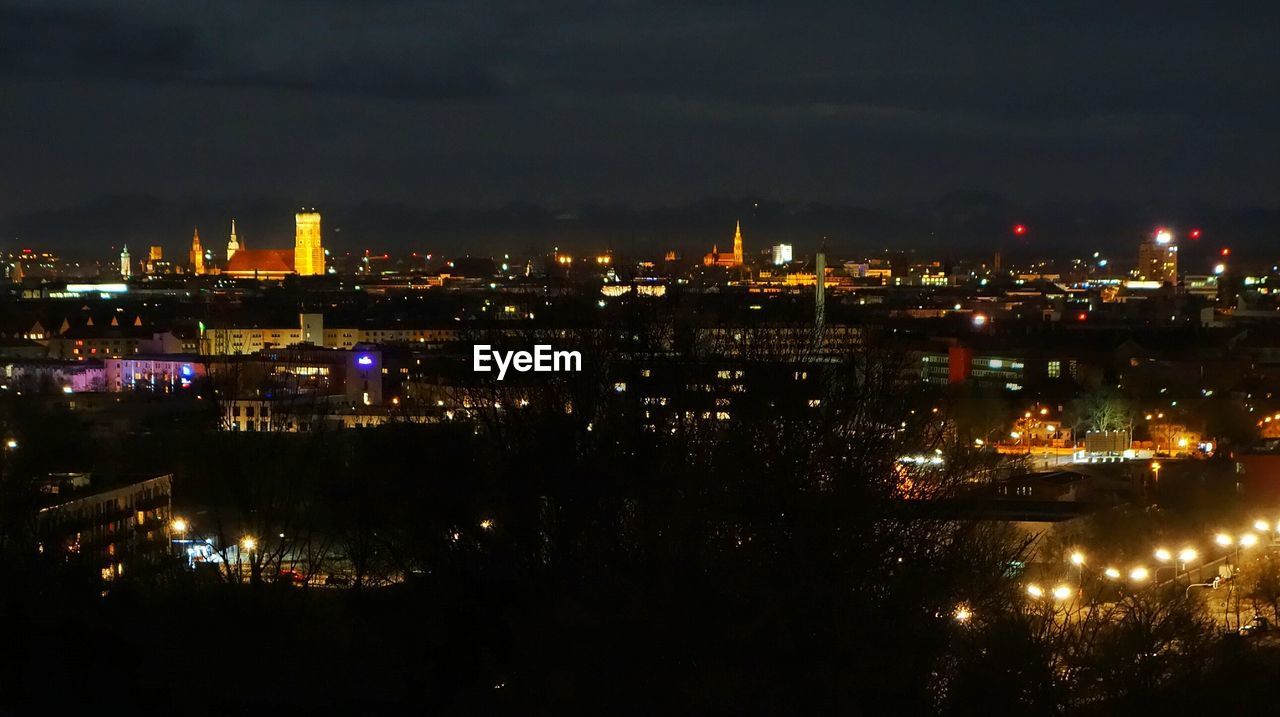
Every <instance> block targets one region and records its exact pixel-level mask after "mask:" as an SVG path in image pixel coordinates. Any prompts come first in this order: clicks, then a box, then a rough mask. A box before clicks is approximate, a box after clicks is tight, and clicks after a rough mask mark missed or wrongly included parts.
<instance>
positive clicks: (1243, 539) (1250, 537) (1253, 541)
mask: <svg viewBox="0 0 1280 717" xmlns="http://www.w3.org/2000/svg"><path fill="white" fill-rule="evenodd" d="M1257 544H1258V536H1256V535H1254V534H1253V533H1245V534H1244V535H1242V536H1240V546H1241V547H1244V548H1252V547H1253V546H1255V545H1257Z"/></svg>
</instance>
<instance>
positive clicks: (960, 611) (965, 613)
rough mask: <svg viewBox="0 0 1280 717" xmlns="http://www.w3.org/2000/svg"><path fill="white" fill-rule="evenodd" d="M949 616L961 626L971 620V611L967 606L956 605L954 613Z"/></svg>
mask: <svg viewBox="0 0 1280 717" xmlns="http://www.w3.org/2000/svg"><path fill="white" fill-rule="evenodd" d="M951 615H952V617H954V618H955V620H956V622H958V623H961V624H963V623H966V622H969V620H971V619H973V611H972V610H970V609H969V606H968V605H965V604H963V603H961V604H960V605H957V606H956V610H955V612H953V613H951Z"/></svg>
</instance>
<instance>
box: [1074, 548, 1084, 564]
mask: <svg viewBox="0 0 1280 717" xmlns="http://www.w3.org/2000/svg"><path fill="white" fill-rule="evenodd" d="M1071 564H1072V565H1075V566H1076V567H1079V566H1081V565H1084V553H1082V552H1080V551H1079V550H1077V551H1075V552H1074V553H1072V554H1071Z"/></svg>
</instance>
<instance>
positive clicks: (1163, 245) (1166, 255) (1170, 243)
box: [1135, 229, 1178, 286]
mask: <svg viewBox="0 0 1280 717" xmlns="http://www.w3.org/2000/svg"><path fill="white" fill-rule="evenodd" d="M1135 273H1136V274H1137V277H1138V278H1139V279H1141V280H1142V281H1160V282H1165V283H1168V284H1172V285H1174V286H1177V285H1178V244H1177V242H1175V241H1174V240H1173V233H1172V232H1170V231H1169V230H1167V229H1160V230H1158V231H1157V232H1156V233H1155V234H1154V235H1152V236H1151V237H1150V238H1148V239H1146V240H1144V241H1143V242H1142V244H1140V245H1138V268H1137V270H1136V271H1135Z"/></svg>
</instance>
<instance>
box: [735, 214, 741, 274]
mask: <svg viewBox="0 0 1280 717" xmlns="http://www.w3.org/2000/svg"><path fill="white" fill-rule="evenodd" d="M733 263H734V265H735V266H741V265H742V221H741V220H739V221H738V226H737V227H735V228H734V230H733Z"/></svg>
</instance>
